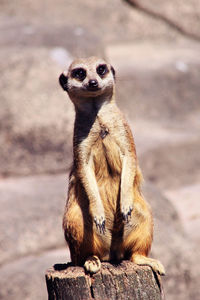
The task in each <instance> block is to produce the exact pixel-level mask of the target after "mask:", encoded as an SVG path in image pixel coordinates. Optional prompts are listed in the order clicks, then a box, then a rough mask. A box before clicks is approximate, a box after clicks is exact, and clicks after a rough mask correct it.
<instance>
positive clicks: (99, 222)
mask: <svg viewBox="0 0 200 300" xmlns="http://www.w3.org/2000/svg"><path fill="white" fill-rule="evenodd" d="M94 223H95V225H96V228H97V230H98V231H99V232H100V233H101V234H105V231H106V227H105V225H106V221H105V219H104V217H102V216H101V217H100V218H97V217H94Z"/></svg>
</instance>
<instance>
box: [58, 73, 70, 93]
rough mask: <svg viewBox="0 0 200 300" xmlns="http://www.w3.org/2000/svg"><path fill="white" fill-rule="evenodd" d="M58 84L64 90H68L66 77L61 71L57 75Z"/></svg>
mask: <svg viewBox="0 0 200 300" xmlns="http://www.w3.org/2000/svg"><path fill="white" fill-rule="evenodd" d="M59 82H60V85H61V86H62V88H63V90H64V91H66V92H67V91H68V77H67V76H66V75H65V74H64V73H62V74H61V75H60V77H59Z"/></svg>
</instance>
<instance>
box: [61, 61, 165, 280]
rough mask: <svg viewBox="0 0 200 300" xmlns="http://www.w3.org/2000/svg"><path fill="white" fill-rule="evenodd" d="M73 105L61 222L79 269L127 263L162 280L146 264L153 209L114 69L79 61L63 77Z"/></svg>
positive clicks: (158, 268)
mask: <svg viewBox="0 0 200 300" xmlns="http://www.w3.org/2000/svg"><path fill="white" fill-rule="evenodd" d="M59 82H60V84H61V86H62V88H63V89H64V90H65V91H66V92H67V93H68V95H69V97H70V99H71V101H72V102H73V104H74V107H75V113H76V116H75V122H74V137H73V167H72V169H71V173H70V177H69V190H68V199H67V203H66V208H65V213H64V217H63V229H64V234H65V239H66V241H67V243H68V245H69V249H70V254H71V260H72V263H73V264H74V265H84V267H85V269H86V271H88V272H90V273H96V272H98V271H99V269H100V267H101V261H112V260H115V261H120V260H122V259H128V260H131V261H132V262H134V263H136V264H138V265H149V266H150V267H151V268H152V269H153V270H154V271H156V272H158V273H159V274H161V275H164V273H165V270H164V267H163V265H162V264H161V263H160V262H159V261H158V260H155V259H152V258H148V257H147V256H148V254H149V251H150V248H151V244H152V239H153V219H152V214H151V209H150V207H149V205H148V204H147V202H146V201H145V200H144V198H143V195H142V193H141V187H140V186H141V182H142V174H141V171H140V168H139V165H138V160H137V156H136V149H135V144H134V140H133V136H132V133H131V130H130V127H129V126H128V124H127V122H126V120H125V119H124V116H123V115H122V113H121V111H120V110H119V108H118V107H117V105H116V103H115V70H114V68H113V67H112V66H111V65H110V64H108V63H106V62H105V61H104V60H103V59H100V58H97V57H90V58H87V59H77V60H75V61H74V62H73V63H72V64H71V65H70V67H69V70H68V72H64V73H62V74H61V75H60V77H59Z"/></svg>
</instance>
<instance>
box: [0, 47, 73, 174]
mask: <svg viewBox="0 0 200 300" xmlns="http://www.w3.org/2000/svg"><path fill="white" fill-rule="evenodd" d="M15 50H16V51H15V52H13V49H12V50H11V49H10V48H8V49H4V50H1V51H0V57H1V67H2V69H3V70H4V72H3V74H2V80H1V83H0V90H1V100H2V101H1V106H2V107H1V111H0V128H1V131H0V142H1V145H3V147H1V150H0V154H1V155H0V165H1V171H0V172H1V174H2V175H4V176H5V175H10V174H17V175H18V174H20V175H22V174H24V175H25V174H30V173H41V172H48V173H52V172H57V171H58V170H59V171H61V170H63V171H66V169H67V168H69V166H70V164H71V148H72V132H73V118H74V109H73V106H72V104H71V101H70V100H69V98H68V96H67V93H64V91H62V90H61V87H60V86H59V83H58V77H59V75H60V73H61V72H62V71H63V70H64V68H63V69H62V68H61V67H60V66H59V65H58V64H56V62H55V61H54V60H53V59H52V58H51V56H52V52H50V51H49V50H46V49H37V50H36V51H34V52H33V51H32V50H29V49H24V50H23V51H22V50H21V49H15ZM8 57H9V60H8V59H7V58H8ZM66 63H67V61H66Z"/></svg>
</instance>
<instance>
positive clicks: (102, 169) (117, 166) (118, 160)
mask: <svg viewBox="0 0 200 300" xmlns="http://www.w3.org/2000/svg"><path fill="white" fill-rule="evenodd" d="M92 155H93V161H94V168H95V173H96V174H98V175H101V177H107V176H108V175H111V176H113V175H115V174H116V175H117V174H121V168H122V154H121V151H120V147H119V145H118V143H117V141H116V139H115V136H114V134H113V133H112V130H111V129H110V128H108V127H106V126H100V128H99V130H98V137H97V140H96V142H95V144H94V145H93V147H92Z"/></svg>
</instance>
